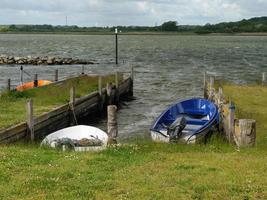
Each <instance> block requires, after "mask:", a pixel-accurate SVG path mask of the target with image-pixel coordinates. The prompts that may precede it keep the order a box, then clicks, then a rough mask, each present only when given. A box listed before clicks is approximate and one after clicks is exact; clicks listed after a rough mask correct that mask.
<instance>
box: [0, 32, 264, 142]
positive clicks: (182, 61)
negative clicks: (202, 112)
mask: <svg viewBox="0 0 267 200" xmlns="http://www.w3.org/2000/svg"><path fill="white" fill-rule="evenodd" d="M119 45H120V50H119V54H120V62H121V64H120V65H119V66H118V67H117V66H114V65H113V64H112V62H114V37H113V36H78V35H77V36H71V35H0V54H7V55H16V56H27V55H32V56H39V55H40V56H41V55H53V56H62V57H76V58H82V59H90V60H91V59H92V60H96V61H97V62H99V63H100V64H98V65H88V66H86V68H85V69H86V72H87V73H107V72H113V71H115V70H118V71H129V69H130V68H129V66H130V65H133V66H134V67H135V70H136V76H135V82H134V87H135V91H134V93H135V95H136V97H137V99H136V101H132V102H129V103H128V104H129V105H128V106H125V107H124V109H122V110H120V111H119V119H118V120H119V131H120V132H119V135H120V138H121V139H126V138H129V137H135V136H137V135H139V136H144V133H147V132H148V129H149V126H150V124H151V123H152V122H153V120H154V119H155V117H156V116H157V115H158V114H159V113H160V112H161V111H162V110H164V108H166V107H167V106H168V105H170V104H171V103H172V102H174V101H177V100H179V99H183V98H188V97H194V96H201V95H202V82H203V80H202V78H203V72H204V71H205V70H206V71H210V72H216V74H217V75H218V76H220V77H223V78H224V79H228V80H232V81H235V82H237V83H246V82H255V81H259V80H260V79H261V73H262V72H264V71H267V37H264V36H263V37H261V36H255V37H254V36H233V37H232V36H119ZM25 69H26V71H28V72H30V73H32V74H34V73H38V74H39V76H40V78H45V79H53V72H54V70H55V69H59V72H60V75H61V78H63V77H66V76H69V75H73V74H78V73H80V72H81V66H79V65H76V66H25ZM7 78H12V83H13V84H14V85H16V84H18V81H19V66H0V87H3V86H4V85H5V82H6V79H7ZM26 78H27V77H26ZM98 125H99V126H100V127H105V121H104V120H103V121H102V122H100V124H98Z"/></svg>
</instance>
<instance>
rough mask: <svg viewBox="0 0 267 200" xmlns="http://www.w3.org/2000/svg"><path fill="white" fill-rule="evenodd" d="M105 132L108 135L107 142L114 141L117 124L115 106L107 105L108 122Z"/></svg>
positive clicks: (116, 134) (116, 133)
mask: <svg viewBox="0 0 267 200" xmlns="http://www.w3.org/2000/svg"><path fill="white" fill-rule="evenodd" d="M107 133H108V137H109V143H111V144H113V143H116V138H117V136H118V124H117V106H115V105H110V106H108V123H107Z"/></svg>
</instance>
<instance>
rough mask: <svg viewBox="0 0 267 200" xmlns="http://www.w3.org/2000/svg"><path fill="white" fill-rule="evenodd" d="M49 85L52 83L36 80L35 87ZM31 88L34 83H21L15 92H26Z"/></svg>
mask: <svg viewBox="0 0 267 200" xmlns="http://www.w3.org/2000/svg"><path fill="white" fill-rule="evenodd" d="M51 83H52V82H51V81H48V80H38V83H37V85H38V87H41V86H45V85H49V84H51ZM32 88H34V81H31V82H27V83H23V84H22V85H19V86H17V87H16V90H17V91H20V92H22V91H24V90H28V89H32Z"/></svg>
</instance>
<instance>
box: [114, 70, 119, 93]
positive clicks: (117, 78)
mask: <svg viewBox="0 0 267 200" xmlns="http://www.w3.org/2000/svg"><path fill="white" fill-rule="evenodd" d="M115 86H116V88H117V89H118V88H119V72H118V71H116V72H115Z"/></svg>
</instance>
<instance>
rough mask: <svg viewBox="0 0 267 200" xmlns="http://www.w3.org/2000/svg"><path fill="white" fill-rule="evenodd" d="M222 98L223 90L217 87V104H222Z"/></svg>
mask: <svg viewBox="0 0 267 200" xmlns="http://www.w3.org/2000/svg"><path fill="white" fill-rule="evenodd" d="M222 98H223V90H222V88H221V87H219V91H218V99H219V102H218V103H219V104H221V102H222Z"/></svg>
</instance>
